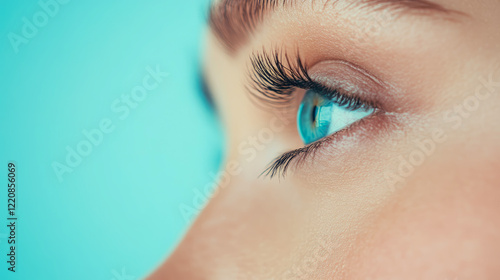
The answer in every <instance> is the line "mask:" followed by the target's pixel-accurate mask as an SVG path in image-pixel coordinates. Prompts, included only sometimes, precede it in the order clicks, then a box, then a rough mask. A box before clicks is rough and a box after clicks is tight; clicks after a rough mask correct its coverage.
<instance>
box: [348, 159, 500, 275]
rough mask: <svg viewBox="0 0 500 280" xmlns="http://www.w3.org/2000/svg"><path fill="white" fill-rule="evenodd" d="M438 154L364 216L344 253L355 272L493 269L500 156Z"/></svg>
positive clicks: (498, 243) (499, 243)
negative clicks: (490, 159) (489, 159)
mask: <svg viewBox="0 0 500 280" xmlns="http://www.w3.org/2000/svg"><path fill="white" fill-rule="evenodd" d="M455 156H458V155H456V154H455ZM436 157H438V158H437V159H435V160H434V161H433V162H432V164H431V165H430V166H428V167H427V168H422V170H421V171H419V173H418V174H415V176H414V177H412V178H411V181H409V182H408V184H407V185H406V186H405V187H404V189H402V190H401V191H400V192H399V193H397V195H396V196H395V197H394V198H393V199H391V202H390V203H389V204H387V205H386V206H384V207H383V208H382V209H381V210H380V211H378V212H377V213H376V215H375V218H374V219H370V221H367V222H366V224H365V228H366V232H365V233H364V234H362V235H361V236H360V237H359V238H358V243H357V244H356V246H355V247H356V248H357V249H356V250H355V251H354V253H353V255H352V257H351V259H350V260H349V262H350V264H349V265H348V267H350V268H351V269H350V272H349V274H350V275H352V277H351V278H352V279H442V280H447V279H450V280H454V279H496V278H497V277H498V274H499V273H500V267H499V266H498V261H497V260H498V251H499V250H500V232H499V230H498V228H500V219H498V216H497V214H495V213H499V211H500V206H499V205H498V201H499V199H500V189H499V188H498V186H497V185H498V184H497V183H496V182H498V180H499V179H500V178H499V176H498V175H497V172H496V171H495V170H498V167H499V165H498V163H496V164H495V165H496V166H495V165H493V166H492V165H491V164H487V165H486V164H485V161H483V160H482V159H470V161H469V162H468V163H464V162H463V161H461V162H460V163H459V164H456V163H453V161H455V162H456V160H455V158H456V157H451V156H450V154H448V155H446V156H445V155H441V157H440V156H436ZM439 157H440V158H441V159H443V160H440V159H439ZM445 158H448V160H444V159H445ZM478 178H481V179H478Z"/></svg>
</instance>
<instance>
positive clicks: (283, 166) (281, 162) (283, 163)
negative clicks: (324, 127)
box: [260, 140, 323, 179]
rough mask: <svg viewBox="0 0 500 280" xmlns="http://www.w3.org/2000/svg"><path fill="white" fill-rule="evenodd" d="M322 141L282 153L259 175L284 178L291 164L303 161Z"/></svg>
mask: <svg viewBox="0 0 500 280" xmlns="http://www.w3.org/2000/svg"><path fill="white" fill-rule="evenodd" d="M322 142H323V140H320V141H316V142H314V143H311V144H309V145H307V146H305V147H303V148H300V149H297V150H293V151H290V152H287V153H284V154H283V155H281V156H279V157H278V158H276V159H275V160H274V161H273V162H272V163H271V164H270V165H269V167H267V168H266V170H264V172H262V174H261V175H260V176H262V175H264V176H268V177H269V178H271V179H272V178H274V177H276V176H278V177H280V178H284V177H285V175H286V173H287V171H288V169H289V168H290V167H291V165H292V164H294V165H297V164H300V163H301V162H303V161H304V160H305V158H306V157H308V156H309V155H311V154H313V153H314V152H315V151H316V150H317V149H318V148H319V147H320V146H321V144H322Z"/></svg>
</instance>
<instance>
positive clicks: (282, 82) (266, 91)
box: [248, 50, 376, 110]
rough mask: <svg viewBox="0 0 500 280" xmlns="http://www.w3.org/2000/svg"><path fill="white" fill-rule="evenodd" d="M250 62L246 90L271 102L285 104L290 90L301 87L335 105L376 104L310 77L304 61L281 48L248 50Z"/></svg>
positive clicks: (356, 107) (292, 91) (355, 106)
mask: <svg viewBox="0 0 500 280" xmlns="http://www.w3.org/2000/svg"><path fill="white" fill-rule="evenodd" d="M297 53H299V52H297ZM250 63H251V66H252V67H251V72H250V75H249V76H250V80H251V83H250V86H249V87H248V88H249V92H250V94H251V95H252V96H253V97H255V98H257V99H259V100H261V101H264V102H265V103H268V104H271V105H273V106H280V105H286V104H288V103H289V101H290V100H292V97H293V93H294V90H295V89H296V88H301V89H305V90H309V89H312V90H315V91H316V92H318V93H319V94H321V95H323V96H325V97H328V98H329V99H330V100H332V101H333V102H335V103H337V104H338V105H339V106H342V107H345V108H348V109H351V110H356V109H359V108H362V107H372V108H375V107H376V106H375V105H374V104H369V102H365V101H362V100H361V99H359V98H357V97H354V96H347V95H345V94H342V93H341V90H340V89H331V88H329V87H327V86H325V85H323V84H320V83H318V82H316V81H314V80H313V79H311V77H310V76H309V74H308V67H307V64H305V63H304V62H303V61H302V59H301V57H300V55H297V56H296V59H295V61H293V60H292V59H290V57H289V56H288V54H287V53H285V52H280V51H279V50H275V51H274V52H272V53H268V52H265V51H263V52H261V53H258V54H256V53H254V54H252V56H251V57H250Z"/></svg>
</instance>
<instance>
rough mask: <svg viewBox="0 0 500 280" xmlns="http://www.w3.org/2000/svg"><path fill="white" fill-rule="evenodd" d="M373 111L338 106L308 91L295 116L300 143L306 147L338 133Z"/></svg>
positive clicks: (332, 101)
mask: <svg viewBox="0 0 500 280" xmlns="http://www.w3.org/2000/svg"><path fill="white" fill-rule="evenodd" d="M373 112H374V109H371V108H366V106H361V107H360V108H352V107H350V106H348V105H340V104H339V103H338V102H335V101H334V100H331V99H329V98H328V97H325V96H323V95H321V94H319V93H317V92H316V91H314V90H308V91H307V92H306V94H305V96H304V99H303V100H302V103H301V104H300V107H299V112H298V114H297V126H298V130H299V134H300V137H301V138H302V141H303V142H304V143H305V144H306V145H307V144H310V143H312V142H315V141H317V140H319V139H321V138H323V137H326V136H328V135H331V134H333V133H335V132H338V131H340V130H342V129H344V128H346V127H348V126H349V125H351V124H353V123H355V122H357V121H359V120H361V119H363V118H365V117H367V116H369V115H371V114H372V113H373Z"/></svg>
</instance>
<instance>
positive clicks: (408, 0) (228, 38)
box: [209, 0, 463, 52]
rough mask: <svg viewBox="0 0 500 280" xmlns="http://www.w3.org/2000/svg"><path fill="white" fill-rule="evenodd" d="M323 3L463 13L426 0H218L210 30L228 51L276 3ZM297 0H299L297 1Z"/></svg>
mask: <svg viewBox="0 0 500 280" xmlns="http://www.w3.org/2000/svg"><path fill="white" fill-rule="evenodd" d="M318 1H322V2H323V7H326V6H327V4H330V3H331V4H337V3H343V4H346V5H347V7H349V8H353V7H360V8H369V9H371V10H372V11H380V10H386V9H392V10H393V11H394V12H396V13H399V14H402V13H404V12H416V13H419V14H424V15H431V16H436V15H438V16H440V17H441V18H444V19H451V18H452V17H450V15H453V14H461V15H463V13H461V12H458V11H455V10H450V9H447V8H445V7H443V6H441V5H439V4H437V3H433V2H430V1H428V0H310V1H308V0H220V1H216V3H215V4H213V5H212V7H211V9H210V16H209V24H210V28H211V30H212V31H213V32H214V34H215V36H216V37H217V38H218V39H219V41H220V42H221V43H222V44H223V45H224V46H225V47H226V49H227V50H228V51H229V52H235V51H236V50H237V49H238V48H239V47H241V46H242V45H243V44H245V43H246V42H247V40H248V38H249V36H250V35H251V34H252V33H253V32H254V31H255V29H256V28H257V26H258V25H259V24H260V23H261V22H262V21H263V20H264V18H265V17H266V16H267V15H268V14H270V13H271V12H273V11H275V10H276V9H277V8H279V7H283V8H289V7H292V6H294V5H295V4H304V3H305V2H311V3H314V2H318ZM297 2H301V3H297Z"/></svg>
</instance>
